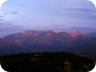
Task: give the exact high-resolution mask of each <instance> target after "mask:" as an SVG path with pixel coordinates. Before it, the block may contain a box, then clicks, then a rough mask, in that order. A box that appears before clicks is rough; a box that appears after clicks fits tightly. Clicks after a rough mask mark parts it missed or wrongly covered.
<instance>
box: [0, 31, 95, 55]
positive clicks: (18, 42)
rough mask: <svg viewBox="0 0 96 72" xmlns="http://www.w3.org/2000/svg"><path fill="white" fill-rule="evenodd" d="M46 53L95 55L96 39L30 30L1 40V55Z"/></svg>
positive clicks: (82, 35)
mask: <svg viewBox="0 0 96 72" xmlns="http://www.w3.org/2000/svg"><path fill="white" fill-rule="evenodd" d="M93 35H94V34H93ZM45 51H47V52H51V51H53V52H58V51H67V52H81V53H93V55H94V53H95V52H96V37H95V36H94V37H93V36H91V35H90V34H84V33H81V32H58V31H53V30H43V31H35V30H30V31H25V32H20V33H16V34H12V35H9V36H6V37H4V38H2V39H1V40H0V54H13V53H21V52H24V53H26V52H45ZM95 55H96V53H95Z"/></svg>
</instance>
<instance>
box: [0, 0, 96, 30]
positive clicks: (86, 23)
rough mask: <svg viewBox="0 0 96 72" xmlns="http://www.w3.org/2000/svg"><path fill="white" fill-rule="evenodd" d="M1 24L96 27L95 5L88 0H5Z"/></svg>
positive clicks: (1, 10)
mask: <svg viewBox="0 0 96 72" xmlns="http://www.w3.org/2000/svg"><path fill="white" fill-rule="evenodd" d="M0 12H1V13H0V23H2V22H3V23H8V24H13V25H19V26H22V27H25V28H32V27H37V29H38V28H48V27H49V28H58V26H59V27H64V28H67V27H83V28H96V8H95V6H94V4H93V3H92V2H90V1H88V0H8V1H7V2H5V3H4V4H3V6H2V8H1V9H0Z"/></svg>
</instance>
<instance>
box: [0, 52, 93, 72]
mask: <svg viewBox="0 0 96 72" xmlns="http://www.w3.org/2000/svg"><path fill="white" fill-rule="evenodd" d="M0 62H1V64H2V67H3V68H4V69H5V70H7V71H9V72H87V71H90V70H91V69H93V68H94V60H90V59H88V58H85V57H81V56H77V55H74V54H71V53H64V52H57V53H52V52H50V53H46V52H45V53H32V54H31V53H27V54H17V55H10V56H2V57H1V58H0Z"/></svg>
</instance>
